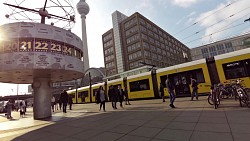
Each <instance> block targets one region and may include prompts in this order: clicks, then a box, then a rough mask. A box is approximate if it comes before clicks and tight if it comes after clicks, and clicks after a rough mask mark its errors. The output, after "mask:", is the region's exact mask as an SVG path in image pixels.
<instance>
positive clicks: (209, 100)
mask: <svg viewBox="0 0 250 141" xmlns="http://www.w3.org/2000/svg"><path fill="white" fill-rule="evenodd" d="M207 102H208V103H209V104H210V105H214V103H213V99H212V95H211V94H209V95H208V97H207Z"/></svg>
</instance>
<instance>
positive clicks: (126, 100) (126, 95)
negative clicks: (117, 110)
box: [124, 86, 131, 105]
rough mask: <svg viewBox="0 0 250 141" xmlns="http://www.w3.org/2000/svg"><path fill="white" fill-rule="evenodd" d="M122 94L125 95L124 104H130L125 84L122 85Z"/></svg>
mask: <svg viewBox="0 0 250 141" xmlns="http://www.w3.org/2000/svg"><path fill="white" fill-rule="evenodd" d="M124 96H125V105H131V104H130V103H129V97H128V88H127V86H125V87H124Z"/></svg>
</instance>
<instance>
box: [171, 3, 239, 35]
mask: <svg viewBox="0 0 250 141" xmlns="http://www.w3.org/2000/svg"><path fill="white" fill-rule="evenodd" d="M239 1H241V0H237V1H234V2H232V3H229V4H227V5H226V6H225V7H223V8H221V9H218V10H217V11H215V12H213V13H211V14H210V15H208V16H206V17H204V18H202V19H201V20H198V21H196V22H194V23H193V24H191V25H189V26H187V27H185V28H183V29H181V30H180V31H178V32H176V33H174V36H175V35H178V34H179V33H181V32H183V31H185V30H187V29H188V28H190V27H192V26H194V25H196V24H197V23H199V22H200V21H203V20H204V19H206V18H208V17H210V16H212V15H214V14H215V13H217V12H219V11H221V10H223V9H225V8H227V7H229V6H231V5H233V4H235V3H236V2H239Z"/></svg>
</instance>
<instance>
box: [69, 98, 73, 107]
mask: <svg viewBox="0 0 250 141" xmlns="http://www.w3.org/2000/svg"><path fill="white" fill-rule="evenodd" d="M72 104H73V98H72V96H69V110H72Z"/></svg>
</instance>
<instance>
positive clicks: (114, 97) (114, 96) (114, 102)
mask: <svg viewBox="0 0 250 141" xmlns="http://www.w3.org/2000/svg"><path fill="white" fill-rule="evenodd" d="M113 92H114V93H113V94H114V95H113V98H112V99H113V100H112V101H113V102H112V105H113V106H114V109H117V107H116V102H117V101H118V89H117V87H115V86H113Z"/></svg>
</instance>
